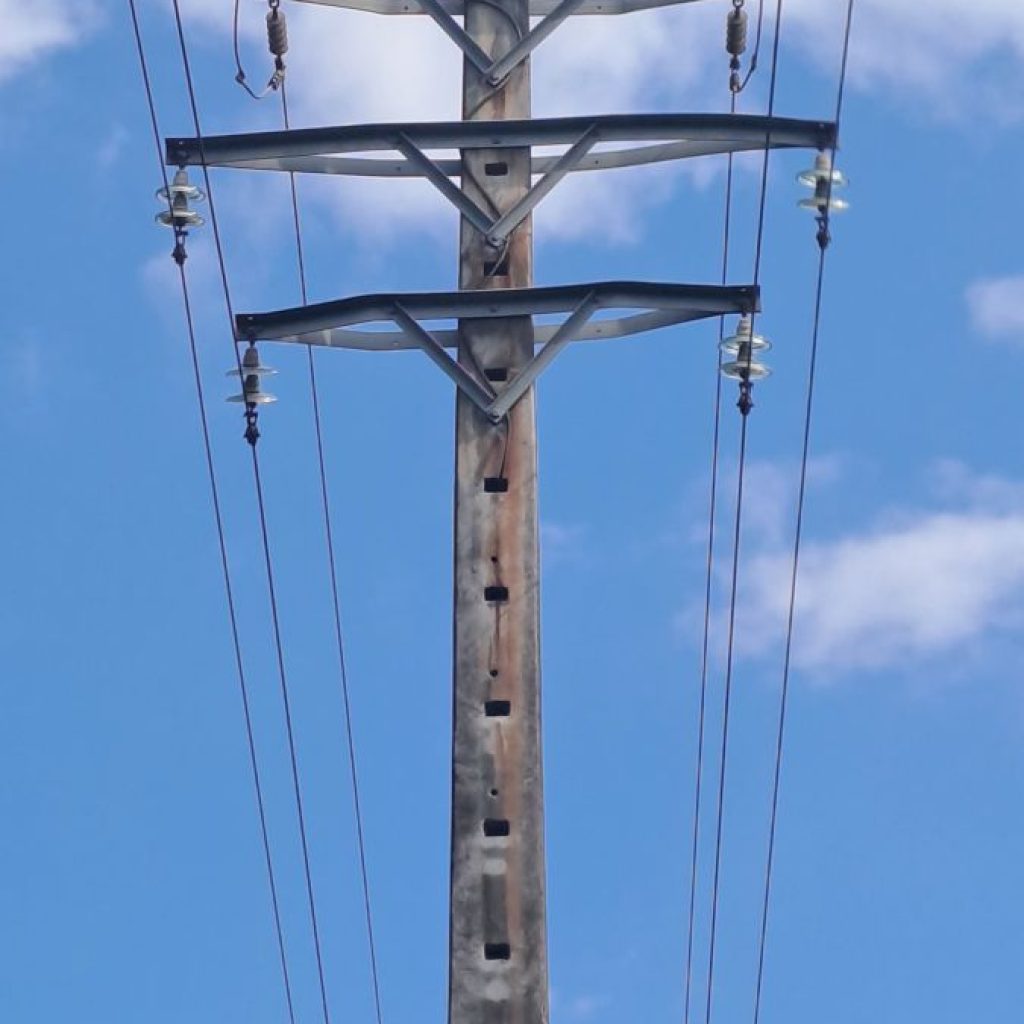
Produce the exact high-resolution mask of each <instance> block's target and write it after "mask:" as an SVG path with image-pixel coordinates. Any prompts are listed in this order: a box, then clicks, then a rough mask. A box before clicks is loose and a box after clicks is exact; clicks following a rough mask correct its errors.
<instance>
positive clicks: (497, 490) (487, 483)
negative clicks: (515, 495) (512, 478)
mask: <svg viewBox="0 0 1024 1024" xmlns="http://www.w3.org/2000/svg"><path fill="white" fill-rule="evenodd" d="M484 490H485V491H486V492H487V493H488V494H506V493H508V478H507V477H504V476H485V477H484Z"/></svg>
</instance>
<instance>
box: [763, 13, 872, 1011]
mask: <svg viewBox="0 0 1024 1024" xmlns="http://www.w3.org/2000/svg"><path fill="white" fill-rule="evenodd" d="M854 2H855V0H847V6H846V25H845V28H844V31H843V56H842V60H841V62H840V69H839V86H838V89H837V91H836V117H835V125H836V139H835V141H834V142H833V144H832V152H831V159H830V161H829V168H830V170H831V168H834V167H835V159H836V148H837V146H838V139H839V122H840V118H841V117H842V113H843V94H844V92H845V89H846V68H847V64H848V61H849V56H850V35H851V30H852V27H853V8H854ZM833 183H834V177H833V175H832V174H831V173H830V175H829V180H828V191H827V193H826V198H825V208H824V210H823V211H821V218H822V223H821V232H820V234H819V246H818V249H819V252H818V276H817V283H816V285H815V293H814V321H813V326H812V329H811V355H810V362H809V365H808V370H807V405H806V409H805V413H804V433H803V452H802V455H801V458H800V484H799V488H798V491H797V503H796V526H795V530H794V536H793V555H792V561H791V567H790V577H789V608H788V612H787V616H786V648H785V655H784V657H783V668H782V692H781V694H780V698H779V724H778V732H777V734H776V742H775V773H774V778H773V781H772V802H771V818H770V822H769V827H768V857H767V862H766V867H765V878H764V902H763V905H762V909H761V931H760V936H759V939H758V958H757V987H756V991H755V996H754V1024H758V1022H759V1021H760V1017H761V993H762V986H763V981H764V962H765V947H766V944H767V936H768V911H769V907H770V904H771V890H772V869H773V868H774V865H775V830H776V824H777V821H778V810H779V785H780V781H781V778H782V751H783V741H784V739H785V732H786V707H787V698H788V696H789V677H790V667H791V664H792V653H793V623H794V620H795V615H796V589H797V576H798V572H799V568H800V541H801V537H802V535H803V521H804V505H805V497H806V493H807V462H808V456H809V453H810V445H811V424H812V416H813V410H814V382H815V373H816V370H817V364H818V339H819V335H820V329H821V306H822V293H823V288H824V282H825V257H826V254H827V252H828V243H829V234H828V221H829V212H830V209H831V202H832V186H833Z"/></svg>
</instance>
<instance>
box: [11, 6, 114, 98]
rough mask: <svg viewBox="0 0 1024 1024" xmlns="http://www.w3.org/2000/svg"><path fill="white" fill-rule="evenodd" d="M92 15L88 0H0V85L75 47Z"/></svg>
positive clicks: (93, 14)
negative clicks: (50, 55)
mask: <svg viewBox="0 0 1024 1024" xmlns="http://www.w3.org/2000/svg"><path fill="white" fill-rule="evenodd" d="M95 15H96V11H95V8H94V7H93V5H92V3H91V2H89V0H75V2H71V0H0V25H3V31H2V32H0V82H3V81H6V80H9V79H11V78H13V77H14V76H15V75H16V74H18V73H19V72H21V71H22V70H23V69H24V68H26V67H27V66H29V65H30V64H33V63H34V62H36V61H38V60H41V59H42V58H43V57H46V56H48V55H49V54H50V53H52V52H53V51H55V50H61V49H66V48H68V47H71V46H74V45H76V44H77V43H79V42H80V41H81V40H82V38H83V36H84V34H85V33H86V31H87V30H88V29H89V28H90V26H91V25H92V24H93V22H94V19H95Z"/></svg>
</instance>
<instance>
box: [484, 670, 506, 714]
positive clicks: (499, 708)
mask: <svg viewBox="0 0 1024 1024" xmlns="http://www.w3.org/2000/svg"><path fill="white" fill-rule="evenodd" d="M491 674H492V675H497V673H495V672H492V673H491ZM484 714H485V715H486V716H487V717H488V718H508V716H509V715H511V714H512V702H511V701H510V700H489V701H486V702H485V703H484Z"/></svg>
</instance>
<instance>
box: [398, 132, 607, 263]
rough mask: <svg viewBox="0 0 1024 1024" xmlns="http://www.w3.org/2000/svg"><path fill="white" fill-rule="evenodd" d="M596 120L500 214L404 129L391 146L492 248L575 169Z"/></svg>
mask: <svg viewBox="0 0 1024 1024" xmlns="http://www.w3.org/2000/svg"><path fill="white" fill-rule="evenodd" d="M600 138H601V132H600V129H599V127H598V126H597V125H596V124H592V125H590V126H589V127H588V128H587V129H586V130H585V131H584V132H583V134H582V135H581V136H580V138H579V139H578V140H577V141H576V142H575V143H574V144H573V145H572V146H570V147H569V149H567V150H566V151H565V152H564V153H563V154H562V155H561V156H560V157H558V158H557V159H556V160H555V161H554V163H553V164H552V165H551V166H550V167H549V168H548V169H547V171H546V172H545V173H544V174H543V175H542V176H541V178H540V180H539V181H538V182H537V183H536V184H535V185H533V186H532V187H531V188H530V189H529V190H528V191H527V193H526V195H524V196H523V197H522V199H520V200H519V201H518V202H517V203H515V205H513V207H512V208H511V209H510V210H508V211H506V212H505V213H503V214H502V215H501V216H500V217H497V218H495V217H492V216H491V215H490V214H489V213H488V212H487V211H486V210H484V209H482V208H481V207H480V206H479V205H478V204H477V203H476V202H474V201H473V199H471V198H470V197H469V196H468V195H467V194H466V193H465V192H463V191H462V189H460V188H459V187H458V186H457V185H456V184H455V183H454V182H453V181H452V180H451V178H449V177H448V174H447V173H446V171H445V170H444V168H442V167H440V166H439V165H438V164H437V163H436V162H435V161H433V160H431V158H430V157H429V156H427V154H426V153H424V152H423V150H422V149H420V147H419V146H417V145H416V143H415V142H413V141H412V139H410V138H409V136H408V135H406V134H405V133H404V132H402V133H401V134H399V136H398V139H397V141H396V143H395V148H396V149H397V150H398V151H399V152H400V153H401V154H402V156H404V157H405V158H406V160H408V161H409V163H410V164H412V165H413V167H415V168H416V169H417V170H418V171H419V172H420V174H422V175H423V177H424V178H426V179H427V180H428V181H429V182H430V183H431V184H432V185H433V186H434V187H435V188H436V189H437V190H438V192H440V193H441V195H443V196H444V197H445V198H446V199H447V200H448V201H449V202H450V203H451V204H452V205H453V206H454V207H455V208H456V209H457V210H458V211H459V212H460V213H461V214H462V215H463V217H465V218H466V220H468V221H469V222H470V224H472V225H473V227H475V228H476V229H477V231H479V232H480V233H481V234H483V235H486V236H487V241H488V242H489V243H490V244H491V245H492V246H494V247H495V248H497V247H499V246H501V245H503V244H504V242H505V239H506V238H508V236H509V235H510V234H512V232H513V231H515V229H516V228H517V227H519V225H520V224H521V223H522V222H523V221H524V220H525V219H526V218H527V217H528V216H529V215H530V213H531V212H532V211H533V210H534V209H535V208H536V206H537V205H538V204H539V203H540V201H541V200H542V199H544V198H545V197H546V196H547V195H548V193H549V192H551V190H552V189H553V188H554V187H555V186H556V185H557V184H558V183H559V182H560V181H561V180H562V179H563V178H564V177H565V176H566V175H567V174H570V173H572V171H574V170H576V168H577V167H579V165H580V164H581V163H582V161H583V160H584V158H585V157H586V155H587V154H588V153H589V152H590V151H591V150H592V149H593V148H594V146H595V145H596V144H597V143H598V142H599V141H600Z"/></svg>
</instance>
